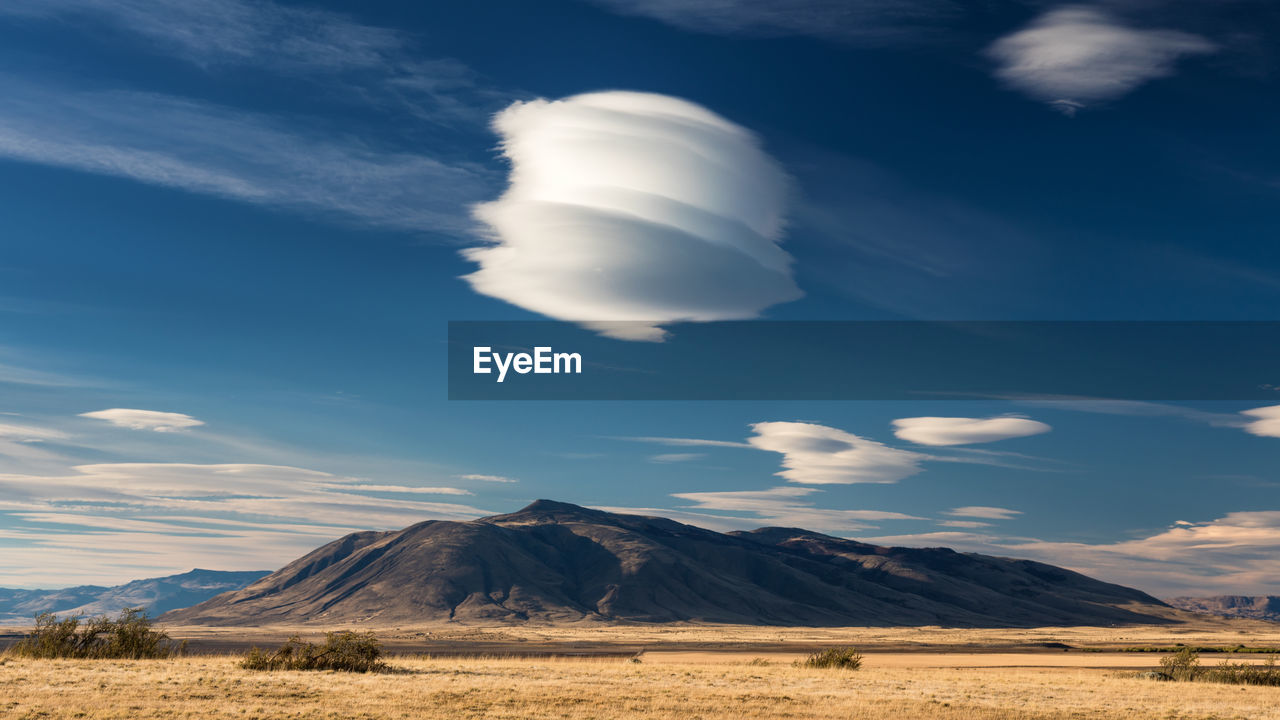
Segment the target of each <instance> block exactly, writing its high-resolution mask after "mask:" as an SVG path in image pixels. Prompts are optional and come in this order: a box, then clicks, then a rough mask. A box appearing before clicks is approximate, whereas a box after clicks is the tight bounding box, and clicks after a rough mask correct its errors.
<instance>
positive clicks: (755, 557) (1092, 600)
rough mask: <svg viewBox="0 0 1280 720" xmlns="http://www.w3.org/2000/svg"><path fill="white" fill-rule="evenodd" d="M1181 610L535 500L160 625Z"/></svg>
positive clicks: (1155, 614)
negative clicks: (523, 506)
mask: <svg viewBox="0 0 1280 720" xmlns="http://www.w3.org/2000/svg"><path fill="white" fill-rule="evenodd" d="M1178 614H1179V613H1178V612H1177V611H1176V610H1174V609H1172V608H1170V607H1168V606H1167V605H1165V604H1163V603H1161V602H1160V601H1159V600H1156V599H1155V598H1153V597H1150V596H1149V595H1146V594H1144V593H1142V592H1139V591H1137V590H1133V589H1130V588H1125V587H1121V586H1119V585H1112V584H1109V583H1104V582H1100V581H1097V580H1093V579H1091V578H1088V577H1086V576H1084V575H1080V574H1079V573H1075V572H1071V571H1069V570H1064V569H1062V568H1057V567H1053V566H1051V565H1045V564H1042V563H1037V562H1031V561H1028V560H1010V559H1006V558H996V557H987V556H983V555H975V554H960V553H956V552H954V551H951V550H947V549H943V548H928V549H909V548H886V547H878V546H875V545H867V544H864V543H859V542H853V541H850V540H842V539H839V538H835V537H830V536H827V535H821V534H819V533H814V532H809V531H807V530H799V529H791V528H762V529H760V530H755V531H752V532H734V533H718V532H713V531H710V530H704V529H702V528H697V527H693V526H690V525H683V524H681V523H677V522H674V521H672V520H667V519H663V518H655V517H642V516H636V515H618V514H613V513H607V512H602V511H599V510H589V509H587V508H582V507H578V506H576V505H569V504H567V503H558V502H552V501H548V500H539V501H537V502H535V503H533V504H532V505H530V506H528V507H526V508H525V509H523V510H521V511H519V512H516V513H512V514H509V515H496V516H493V517H487V518H481V519H479V520H473V521H470V522H444V521H429V522H423V523H419V524H417V525H413V526H410V527H407V528H405V529H404V530H400V531H398V532H381V533H379V532H364V533H356V534H354V535H348V536H347V537H344V538H342V539H340V540H337V541H335V542H332V543H329V544H328V545H325V546H324V547H321V548H319V549H317V550H315V551H313V552H312V553H310V554H308V555H306V556H304V557H302V558H300V559H298V560H296V561H294V562H293V563H290V564H289V565H287V566H286V567H284V568H283V569H281V570H279V571H278V572H275V573H273V574H271V575H269V576H267V577H265V578H263V579H261V580H259V581H258V582H255V583H253V584H252V585H250V586H248V587H246V588H244V589H243V590H238V591H236V592H229V593H225V594H223V595H219V596H218V597H216V598H213V599H211V600H209V601H207V602H204V603H201V604H199V605H196V606H194V607H190V608H187V609H185V610H179V611H175V612H172V613H169V614H168V615H166V616H165V617H164V618H163V619H164V620H165V621H167V622H181V623H194V624H211V625H260V624H268V623H296V622H312V621H315V622H324V623H335V622H342V623H346V622H368V623H371V624H378V625H381V624H392V623H413V622H436V621H443V620H456V621H468V622H488V621H511V622H520V621H528V620H533V621H539V622H556V621H579V620H622V621H639V622H656V623H661V622H676V621H695V622H716V623H742V624H765V625H811V626H842V625H952V626H979V627H1000V626H1040V625H1073V624H1089V625H1099V624H1113V623H1139V622H1142V623H1151V622H1165V621H1169V620H1171V619H1173V618H1175V617H1177V616H1178Z"/></svg>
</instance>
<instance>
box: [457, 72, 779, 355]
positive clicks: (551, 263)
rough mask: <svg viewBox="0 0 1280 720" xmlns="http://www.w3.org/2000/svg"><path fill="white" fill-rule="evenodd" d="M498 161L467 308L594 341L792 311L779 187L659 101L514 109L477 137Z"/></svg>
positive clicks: (708, 126) (591, 99)
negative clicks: (504, 183) (507, 167)
mask: <svg viewBox="0 0 1280 720" xmlns="http://www.w3.org/2000/svg"><path fill="white" fill-rule="evenodd" d="M493 126H494V129H495V130H496V131H497V132H498V133H499V135H501V137H502V150H503V153H504V154H505V155H506V157H507V158H508V159H509V160H510V161H511V174H510V186H509V187H508V188H507V191H506V192H505V193H504V194H503V195H502V197H500V198H498V199H497V200H494V201H492V202H488V203H484V204H482V205H479V206H477V207H476V208H475V216H476V218H477V219H479V220H480V221H481V222H482V223H484V225H486V226H487V229H488V236H489V238H488V239H489V240H491V244H489V245H487V246H484V247H477V248H471V249H468V250H465V251H463V255H464V256H465V257H466V258H467V259H468V260H471V261H473V262H475V263H477V264H479V266H480V268H479V269H478V270H476V271H475V272H473V273H471V274H470V275H467V276H465V278H464V279H465V280H466V281H467V282H469V283H470V284H471V287H472V288H473V289H474V290H475V291H476V292H478V293H481V294H483V295H489V296H491V297H495V298H499V299H501V300H505V301H507V302H509V303H511V304H513V305H517V306H519V307H522V308H525V309H527V310H531V311H533V312H536V313H539V314H542V315H546V316H548V317H552V318H556V319H559V320H567V321H571V322H576V323H580V324H582V325H584V326H586V327H590V328H592V329H593V330H596V331H597V332H599V333H601V334H602V335H606V336H609V337H616V338H620V339H624V340H647V341H661V340H662V339H663V338H664V337H665V335H666V332H665V331H664V330H663V329H662V326H663V325H666V324H669V323H675V322H682V321H693V322H707V321H714V320H737V319H750V318H754V317H757V316H758V315H759V314H760V313H761V311H763V310H764V309H765V308H767V307H769V306H771V305H775V304H778V303H782V302H787V301H790V300H794V299H796V298H798V297H800V295H801V292H800V290H799V289H798V288H797V287H796V285H795V283H794V282H793V280H792V276H791V261H792V259H791V256H790V255H788V254H787V253H786V252H785V251H783V250H782V248H780V247H779V246H778V241H779V240H780V238H781V236H782V232H783V226H784V214H785V201H786V195H787V191H788V185H789V181H788V178H787V176H786V174H785V173H784V172H783V170H782V168H781V167H780V166H779V165H778V163H777V162H776V161H774V160H773V158H771V157H769V155H767V154H766V153H765V152H764V151H763V150H762V149H761V147H760V143H759V141H758V140H757V138H756V137H755V136H754V135H753V134H752V133H751V132H749V131H747V130H746V129H744V128H742V127H739V126H738V125H735V124H733V123H731V122H729V121H728V120H726V119H724V118H722V117H720V116H719V115H716V114H715V113H713V112H711V111H709V110H707V109H705V108H703V107H701V106H699V105H695V104H693V103H691V102H687V101H685V100H680V99H677V98H673V97H667V96H664V95H652V94H645V93H635V92H616V91H615V92H601V93H592V94H587V95H577V96H574V97H570V98H566V99H563V100H556V101H548V100H534V101H530V102H517V103H515V104H513V105H512V106H510V107H508V108H507V109H506V110H504V111H502V112H501V113H499V114H498V115H497V116H496V117H495V118H494V122H493Z"/></svg>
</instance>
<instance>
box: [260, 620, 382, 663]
mask: <svg viewBox="0 0 1280 720" xmlns="http://www.w3.org/2000/svg"><path fill="white" fill-rule="evenodd" d="M240 667H242V668H244V669H245V670H340V671H343V672H379V671H383V670H386V669H387V664H386V663H385V662H383V660H382V646H381V644H380V643H379V642H378V638H377V637H376V636H375V635H374V634H373V633H371V632H365V633H356V632H351V631H349V630H346V631H342V632H331V633H328V634H327V635H326V636H325V642H324V644H323V645H317V644H315V643H309V642H304V641H303V640H302V639H301V638H299V637H298V636H297V635H294V636H293V637H291V638H289V639H288V640H287V641H286V642H285V643H284V644H283V645H281V646H280V647H279V648H277V649H276V650H275V651H274V652H265V651H263V650H260V649H258V648H256V647H255V648H252V649H250V650H249V652H248V654H246V655H245V656H244V659H243V660H241V661H240Z"/></svg>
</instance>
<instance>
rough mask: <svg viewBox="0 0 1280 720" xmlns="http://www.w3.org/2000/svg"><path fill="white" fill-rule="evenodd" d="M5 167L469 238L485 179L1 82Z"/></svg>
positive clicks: (172, 102) (243, 116)
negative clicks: (13, 163) (19, 164)
mask: <svg viewBox="0 0 1280 720" xmlns="http://www.w3.org/2000/svg"><path fill="white" fill-rule="evenodd" d="M0 92H3V94H4V96H5V102H4V103H3V105H0V158H8V159H11V160H18V161H23V162H31V163H39V164H44V165H50V166H54V167H60V168H67V169H71V170H77V171H81V172H87V173H93V174H97V175H107V176H111V177H120V178H126V179H129V180H134V181H137V182H142V183H147V184H150V185H157V186H161V187H168V188H175V189H179V190H184V191H187V192H193V193H200V194H205V195H213V196H217V197H223V198H229V199H233V200H238V201H242V202H248V203H253V204H257V205H265V206H270V207H281V208H287V209H293V210H305V211H310V212H313V213H319V214H320V215H321V216H322V217H326V218H333V219H341V220H348V221H350V220H354V221H358V222H360V223H363V224H369V225H373V226H378V227H388V228H393V229H400V230H412V231H419V232H437V233H446V234H453V235H457V236H461V235H464V234H466V233H467V232H469V231H470V230H471V229H472V227H473V223H472V221H470V220H469V219H468V218H466V217H465V214H464V213H463V211H462V210H461V208H463V207H465V206H466V205H467V204H468V203H470V202H473V201H475V200H478V199H479V198H481V197H483V196H484V194H485V193H486V192H487V187H488V178H487V175H488V173H487V171H486V170H484V169H482V168H480V167H479V166H475V165H471V164H467V163H449V162H445V161H442V160H438V159H436V158H434V157H430V156H427V155H422V154H418V153H415V152H406V151H399V150H396V149H392V148H386V147H379V145H378V144H376V143H372V142H365V141H360V140H355V139H352V138H350V137H339V136H336V135H334V134H333V133H331V132H330V131H329V130H326V129H324V128H318V127H317V128H311V129H309V128H307V127H306V124H305V123H304V122H301V121H299V120H297V119H294V120H291V121H290V122H289V123H285V122H283V121H282V120H280V119H278V118H273V117H270V116H265V115H259V114H253V113H247V112H242V111H237V110H233V109H228V108H224V107H219V106H216V105H210V104H208V103H202V102H196V101H190V100H185V99H182V98H177V97H172V96H165V95H157V94H150V93H139V92H118V91H117V92H112V91H78V90H72V89H68V88H56V87H52V86H51V85H50V84H48V83H45V84H39V85H36V84H31V83H27V82H23V81H19V80H16V79H14V78H12V77H6V76H3V75H0Z"/></svg>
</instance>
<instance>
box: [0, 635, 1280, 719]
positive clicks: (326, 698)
mask: <svg viewBox="0 0 1280 720" xmlns="http://www.w3.org/2000/svg"><path fill="white" fill-rule="evenodd" d="M169 632H170V633H171V634H173V635H174V636H175V637H190V638H192V639H193V640H194V641H195V643H194V645H193V647H194V648H196V649H197V652H198V653H203V652H208V653H209V654H193V655H191V656H188V657H184V658H180V659H177V660H150V661H101V660H100V661H73V660H40V661H32V660H18V659H13V658H9V659H6V660H4V662H3V664H2V665H0V717H4V718H31V719H34V718H91V719H106V718H113V719H114V718H425V717H432V718H434V717H439V718H567V719H570V720H576V719H579V718H617V717H638V718H653V719H659V718H660V719H666V718H671V719H673V720H674V719H675V718H681V719H686V718H706V719H708V720H710V719H713V718H734V719H735V720H742V719H750V718H776V717H786V718H868V719H870V718H912V719H913V720H917V719H921V720H923V719H933V718H948V719H955V720H971V719H972V720H979V719H981V720H987V719H995V718H1000V719H1022V718H1026V719H1031V718H1046V719H1047V718H1053V719H1058V718H1064V719H1065V718H1124V719H1136V718H1161V719H1169V718H1206V719H1207V718H1218V719H1223V718H1277V719H1280V688H1273V687H1253V686H1235V685H1218V684H1212V683H1174V682H1158V681H1154V680H1150V679H1145V678H1141V677H1139V676H1138V674H1139V672H1141V671H1143V670H1147V669H1151V668H1154V667H1155V666H1156V665H1157V664H1158V662H1159V658H1160V657H1161V654H1160V653H1138V652H1123V651H1122V649H1123V648H1128V647H1143V646H1160V647H1164V646H1173V645H1176V644H1177V643H1183V644H1187V645H1197V646H1209V647H1235V646H1238V645H1245V646H1248V647H1254V648H1257V647H1273V646H1277V645H1280V626H1276V625H1270V624H1263V623H1238V622H1223V623H1214V622H1206V623H1205V624H1203V625H1200V626H1196V627H1186V626H1154V627H1123V628H1036V629H1026V630H1020V629H998V630H994V629H993V630H957V629H946V628H822V629H814V628H767V627H714V626H696V625H688V626H648V627H646V626H611V625H578V626H567V627H563V626H562V627H550V626H548V627H534V626H502V627H457V626H433V627H423V628H398V629H397V628H382V629H379V630H378V634H379V636H380V637H382V638H384V642H385V645H386V647H387V649H388V651H389V652H390V653H391V657H390V662H391V665H392V668H393V670H392V671H391V672H387V673H374V674H346V673H332V672H318V673H317V672H310V673H308V672H268V673H264V672H251V671H246V670H241V669H240V668H238V667H237V664H236V663H237V656H236V655H234V654H231V652H232V650H233V649H234V648H235V647H239V646H241V645H243V644H244V643H249V642H256V644H261V645H270V644H271V643H272V642H274V641H275V640H276V639H278V638H279V637H282V636H287V634H291V633H292V632H301V633H302V634H303V635H304V636H308V635H315V634H317V628H314V627H299V628H286V627H281V628H270V629H235V628H218V629H203V628H169ZM833 645H857V646H858V647H860V648H862V649H863V650H864V653H865V661H864V666H863V669H861V670H858V671H845V670H831V669H826V670H823V669H811V668H803V667H797V666H795V665H794V661H795V660H796V659H799V658H801V657H803V656H804V654H805V653H806V652H808V651H809V650H811V649H813V648H817V647H826V646H833ZM424 653H429V654H424ZM1228 658H1229V659H1231V660H1232V661H1233V662H1236V661H1255V660H1260V659H1261V658H1262V656H1261V655H1257V654H1225V653H1211V654H1205V655H1204V656H1203V663H1204V664H1205V665H1206V666H1212V665H1214V664H1216V663H1218V662H1220V661H1221V660H1222V659H1228Z"/></svg>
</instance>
